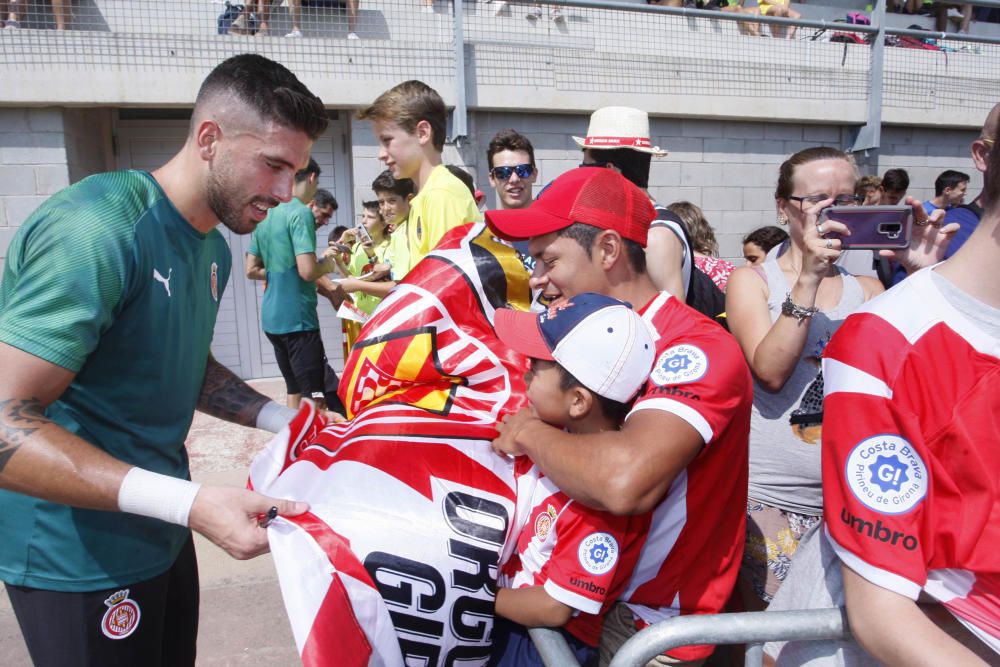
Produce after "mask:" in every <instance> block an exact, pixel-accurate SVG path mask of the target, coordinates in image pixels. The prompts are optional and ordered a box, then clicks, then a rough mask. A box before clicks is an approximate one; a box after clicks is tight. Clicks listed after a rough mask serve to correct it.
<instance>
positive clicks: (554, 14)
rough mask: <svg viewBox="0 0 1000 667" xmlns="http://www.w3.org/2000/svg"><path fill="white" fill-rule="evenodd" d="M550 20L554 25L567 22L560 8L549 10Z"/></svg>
mask: <svg viewBox="0 0 1000 667" xmlns="http://www.w3.org/2000/svg"><path fill="white" fill-rule="evenodd" d="M549 18H550V19H552V21H553V23H562V22H563V21H565V20H566V17H565V16H563V13H562V12H561V11H560V10H559V8H558V7H553V8H552V9H550V10H549Z"/></svg>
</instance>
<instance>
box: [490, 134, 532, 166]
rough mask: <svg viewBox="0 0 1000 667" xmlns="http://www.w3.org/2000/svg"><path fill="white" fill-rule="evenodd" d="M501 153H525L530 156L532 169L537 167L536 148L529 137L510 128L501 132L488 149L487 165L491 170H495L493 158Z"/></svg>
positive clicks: (529, 160)
mask: <svg viewBox="0 0 1000 667" xmlns="http://www.w3.org/2000/svg"><path fill="white" fill-rule="evenodd" d="M500 151H524V152H525V153H527V154H528V162H529V163H530V164H531V166H532V167H534V166H535V147H534V146H532V145H531V141H529V140H528V137H526V136H524V135H523V134H521V133H520V132H518V131H517V130H512V129H510V128H507V129H506V130H500V131H499V132H497V133H496V136H495V137H493V139H492V140H491V141H490V145H489V146H488V147H487V148H486V164H487V166H488V167H489V168H490V169H491V170H492V169H493V156H494V155H496V154H497V153H499V152H500Z"/></svg>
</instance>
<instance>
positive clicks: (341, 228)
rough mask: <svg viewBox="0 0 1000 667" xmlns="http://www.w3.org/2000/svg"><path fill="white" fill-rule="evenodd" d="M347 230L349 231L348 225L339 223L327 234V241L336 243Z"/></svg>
mask: <svg viewBox="0 0 1000 667" xmlns="http://www.w3.org/2000/svg"><path fill="white" fill-rule="evenodd" d="M346 231H347V225H337V226H336V227H334V228H333V229H332V230H330V233H329V234H327V235H326V242H327V243H336V242H337V241H339V240H340V237H341V236H343V235H344V232H346Z"/></svg>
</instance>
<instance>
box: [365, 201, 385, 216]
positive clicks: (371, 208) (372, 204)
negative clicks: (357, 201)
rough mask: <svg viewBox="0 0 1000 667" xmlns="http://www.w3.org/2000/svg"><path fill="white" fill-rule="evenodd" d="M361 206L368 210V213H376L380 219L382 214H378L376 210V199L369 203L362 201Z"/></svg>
mask: <svg viewBox="0 0 1000 667" xmlns="http://www.w3.org/2000/svg"><path fill="white" fill-rule="evenodd" d="M361 206H362V207H364V208H366V209H368V210H369V211H375V212H376V213H378V217H380V218H381V217H382V213H380V212H379V209H378V200H377V199H372V200H371V201H363V202H361Z"/></svg>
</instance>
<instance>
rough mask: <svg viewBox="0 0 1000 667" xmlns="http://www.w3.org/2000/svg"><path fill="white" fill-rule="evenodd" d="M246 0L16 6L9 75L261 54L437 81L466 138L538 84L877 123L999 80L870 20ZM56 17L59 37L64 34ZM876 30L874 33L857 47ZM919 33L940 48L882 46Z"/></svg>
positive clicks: (981, 49) (593, 0) (712, 111)
mask: <svg viewBox="0 0 1000 667" xmlns="http://www.w3.org/2000/svg"><path fill="white" fill-rule="evenodd" d="M237 1H239V0H229V2H230V3H235V2H237ZM242 1H243V2H245V3H246V5H245V6H244V5H238V4H228V3H225V2H220V0H166V1H164V2H160V3H136V2H130V1H127V0H18V2H17V3H16V5H13V6H14V7H16V8H17V11H18V14H17V24H18V25H19V26H20V27H19V28H10V29H4V30H0V71H2V70H3V68H30V69H38V68H45V67H50V68H67V69H73V70H82V71H84V72H86V71H88V70H91V71H93V70H95V69H97V70H105V71H106V70H111V69H128V70H136V69H138V70H148V71H149V72H150V73H151V74H152V75H153V76H154V77H155V72H156V71H157V70H165V71H204V70H205V69H207V68H209V67H211V65H213V64H214V63H217V62H219V61H220V60H222V59H224V58H226V57H228V56H230V55H233V54H236V53H241V52H247V51H251V52H258V53H261V54H264V55H267V56H269V57H273V58H275V59H278V60H280V61H281V62H284V63H285V64H286V65H288V66H289V67H291V68H292V69H293V70H294V71H296V72H298V73H300V74H303V75H307V76H308V75H312V76H322V77H334V78H338V79H342V80H345V81H352V82H364V81H372V82H378V85H383V84H384V83H385V82H386V81H400V80H404V79H407V78H421V79H423V80H426V81H429V82H433V83H434V84H435V85H437V86H444V87H446V89H447V92H448V93H450V94H449V95H448V97H449V98H450V99H452V100H453V101H455V103H456V106H457V108H458V112H457V113H456V119H455V120H456V123H455V124H454V125H455V128H454V129H455V131H454V134H456V135H462V134H464V126H465V125H464V107H465V105H466V104H468V105H469V106H477V105H480V106H481V105H483V104H485V105H486V106H492V107H494V108H496V106H497V105H500V106H504V105H508V106H511V107H513V106H515V102H514V100H516V99H518V97H517V96H518V95H521V94H523V97H524V99H525V100H526V101H528V102H530V101H532V100H533V96H534V95H535V91H539V90H542V91H547V93H548V95H549V97H548V98H544V97H539V98H538V99H539V100H540V101H537V102H536V107H535V108H536V110H537V106H538V105H539V104H544V103H545V100H546V99H556V98H557V96H558V95H559V94H561V93H572V94H576V95H579V94H581V93H582V94H584V95H587V96H590V95H591V94H592V95H593V96H594V97H595V98H597V97H600V98H601V99H605V100H606V99H609V98H612V99H613V98H614V96H616V95H620V94H628V95H632V96H648V98H649V99H650V100H658V102H656V103H657V104H659V105H661V106H660V108H656V109H653V110H654V111H656V112H660V113H663V112H669V108H670V102H669V101H664V100H672V101H676V103H677V104H678V105H681V106H683V107H684V109H685V113H694V114H696V115H697V114H702V113H703V114H706V115H715V116H718V115H724V116H734V117H739V116H742V115H748V114H744V113H743V111H744V110H753V109H756V116H757V117H760V116H761V114H764V115H765V117H769V116H768V114H769V113H770V109H773V106H772V107H765V106H764V105H766V103H767V102H768V101H773V100H775V99H782V100H790V101H791V103H793V104H798V105H802V106H803V108H804V109H806V111H805V112H804V114H805V116H804V117H806V118H808V117H810V116H809V109H810V108H812V109H822V108H824V107H827V108H829V107H831V106H838V107H841V108H849V109H850V110H851V111H850V112H849V113H847V112H845V113H844V114H843V115H842V118H852V119H857V118H860V117H863V116H864V115H865V110H866V109H867V111H868V114H867V115H868V118H869V121H871V120H872V119H873V118H877V117H880V116H879V114H878V113H875V112H880V111H881V110H882V109H883V107H884V109H885V110H886V113H884V114H882V115H881V117H882V119H883V120H888V121H890V122H892V121H893V120H895V118H894V114H897V113H898V114H900V119H899V120H900V122H904V123H905V122H920V118H921V114H924V113H925V112H926V111H927V110H938V111H942V112H946V113H947V112H949V111H952V110H954V111H968V110H969V109H970V108H971V109H975V110H976V113H979V111H978V110H979V109H982V115H985V111H986V110H987V109H988V108H989V107H990V106H991V105H992V104H993V103H994V102H995V100H996V93H995V82H996V80H997V78H998V75H1000V38H996V37H992V38H991V37H973V36H966V35H955V34H951V33H948V34H940V33H929V32H914V31H908V30H900V29H891V28H890V29H885V30H884V31H882V32H881V35H882V37H883V38H882V39H879V38H878V35H879V34H880V31H879V30H878V28H876V27H872V26H859V25H848V24H845V23H834V22H830V21H809V20H792V19H783V18H775V17H771V16H760V15H758V14H750V13H739V14H737V13H732V12H730V11H703V10H697V9H687V8H673V7H660V6H651V5H646V4H638V3H636V2H634V1H632V2H623V1H612V0H548V1H546V2H543V3H541V4H539V3H535V2H533V1H532V0H528V1H526V2H524V1H518V2H515V1H514V0H510V1H509V2H504V1H503V0H479V1H475V0H463V2H462V3H459V4H458V5H455V4H454V3H453V1H452V0H379V1H378V2H377V3H372V2H371V0H242ZM359 3H360V6H359ZM0 4H6V3H2V2H0ZM974 4H982V5H988V6H1000V2H997V0H974ZM10 6H11V5H8V7H10ZM727 9H728V8H727ZM878 15H879V14H878V10H877V11H876V18H877V17H878ZM60 16H62V17H63V20H62V21H61V23H62V24H63V27H65V28H66V30H61V31H60V30H56V28H57V27H59V26H58V25H57V23H58V22H59V21H57V19H58V18H59V17H60ZM556 19H558V20H556ZM876 22H877V21H876ZM792 31H794V35H793V38H792V39H780V37H782V36H786V35H789V34H791V33H792ZM757 35H762V36H770V37H768V38H767V39H764V38H762V37H758V36H757ZM886 36H887V37H886ZM831 37H833V38H834V39H835V40H844V43H838V42H837V41H833V42H831V41H829V40H830V39H831ZM866 38H874V44H873V45H872V46H869V45H868V44H864V43H855V40H856V39H860V41H864V40H865V39H866ZM904 38H905V39H904ZM909 38H923V39H924V40H928V39H933V40H934V41H935V42H936V44H935V45H934V47H933V50H932V49H928V50H923V49H920V48H892V47H886V46H885V42H886V41H889V42H890V43H896V42H899V41H900V40H904V41H906V40H908V39H909ZM911 45H912V44H911ZM876 75H878V76H876ZM154 80H155V78H154ZM137 85H149V83H148V82H145V81H139V82H137ZM373 85H374V83H373ZM490 90H492V91H494V94H493V97H490V95H489V91H490ZM376 92H377V91H375V90H373V91H372V96H374V94H375V93H376ZM484 100H485V101H484ZM2 101H3V100H2V96H0V102H2ZM810 105H812V106H811V107H810ZM653 106H654V105H653V104H652V103H651V106H650V108H651V109H652V107H653ZM872 107H874V108H872ZM526 108H532V107H531V105H530V104H529V105H528V106H527V107H526ZM761 109H764V111H761ZM749 115H754V114H752V113H751V114H749ZM851 122H857V121H856V120H854V121H851Z"/></svg>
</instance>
